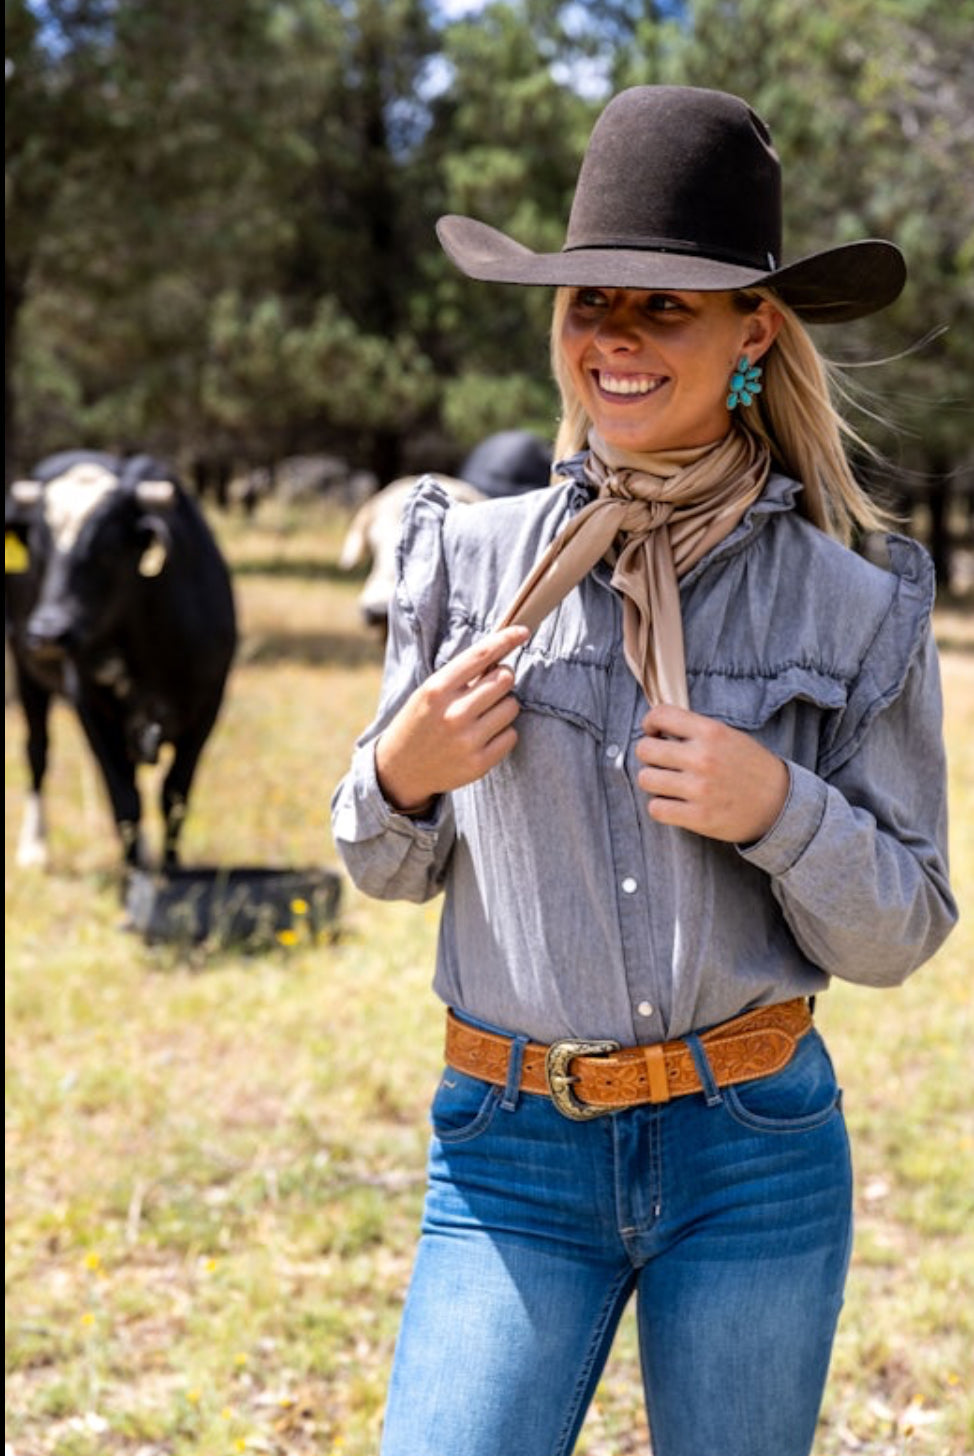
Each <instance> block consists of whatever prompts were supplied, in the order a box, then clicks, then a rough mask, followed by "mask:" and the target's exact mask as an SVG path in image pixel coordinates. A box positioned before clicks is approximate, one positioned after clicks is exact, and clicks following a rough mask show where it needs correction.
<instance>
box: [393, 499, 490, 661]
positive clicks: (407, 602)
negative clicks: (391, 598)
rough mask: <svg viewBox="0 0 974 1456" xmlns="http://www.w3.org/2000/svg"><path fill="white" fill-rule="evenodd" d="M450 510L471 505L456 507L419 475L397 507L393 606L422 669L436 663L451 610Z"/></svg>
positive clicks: (469, 508)
mask: <svg viewBox="0 0 974 1456" xmlns="http://www.w3.org/2000/svg"><path fill="white" fill-rule="evenodd" d="M454 508H456V509H458V510H471V509H472V507H471V506H469V505H466V504H464V505H458V503H457V502H456V501H454V500H453V498H452V497H451V496H450V495H449V494H448V493H447V491H446V490H445V489H444V488H443V486H442V485H441V484H440V482H439V481H438V480H436V479H435V477H433V476H432V475H424V476H423V477H422V479H421V480H418V481H417V482H416V485H415V486H414V487H413V489H412V491H411V492H410V494H409V496H408V497H407V499H406V503H405V505H404V506H403V511H402V518H401V524H400V529H399V541H398V544H397V546H396V587H395V600H396V607H397V609H398V610H399V611H400V612H401V613H402V614H403V616H404V617H405V618H406V619H407V620H408V622H409V624H410V629H411V631H412V632H413V633H414V635H415V637H416V641H417V643H418V644H419V650H420V653H421V655H422V657H423V665H424V668H425V670H426V672H427V673H429V672H432V671H433V669H434V667H435V666H436V661H435V658H436V653H437V650H438V648H439V645H440V643H441V641H442V639H443V638H444V636H446V635H447V626H448V621H449V616H450V611H451V607H450V578H449V573H448V571H447V568H446V562H445V560H444V555H443V523H444V521H445V520H446V517H447V514H448V513H449V512H450V511H451V510H453V509H454Z"/></svg>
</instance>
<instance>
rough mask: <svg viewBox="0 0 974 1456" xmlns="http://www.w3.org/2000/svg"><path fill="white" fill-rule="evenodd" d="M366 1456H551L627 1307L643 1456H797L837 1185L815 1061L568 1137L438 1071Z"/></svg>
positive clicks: (826, 1326) (832, 1239)
mask: <svg viewBox="0 0 974 1456" xmlns="http://www.w3.org/2000/svg"><path fill="white" fill-rule="evenodd" d="M432 1123H433V1138H432V1143H431V1149H430V1159H429V1187H428V1191H427V1198H426V1206H425V1210H424V1217H423V1228H422V1237H421V1239H420V1243H419V1248H418V1251H417V1257H416V1264H415V1269H414V1271H413V1278H412V1282H411V1285H410V1290H409V1295H408V1299H407V1302H406V1308H405V1312H404V1316H403V1322H402V1326H401V1329H400V1333H399V1339H398V1343H397V1346H396V1356H395V1361H394V1365H393V1372H392V1378H391V1382H390V1387H389V1397H388V1403H387V1408H386V1416H385V1424H384V1434H383V1442H382V1456H512V1453H515V1452H516V1453H517V1456H568V1453H569V1452H571V1451H572V1449H573V1447H574V1444H575V1440H576V1438H577V1436H578V1432H579V1429H580V1427H581V1425H582V1422H583V1420H584V1418H585V1413H586V1410H587V1409H588V1405H589V1402H590V1400H591V1398H592V1395H593V1394H594V1391H595V1388H596V1385H597V1383H598V1380H599V1377H600V1375H601V1372H602V1369H603V1366H604V1364H605V1360H606V1357H607V1355H608V1353H609V1349H610V1346H611V1344H612V1341H613V1337H614V1335H615V1331H616V1328H617V1326H618V1323H619V1319H620V1316H621V1314H622V1311H623V1309H624V1307H625V1305H626V1303H627V1301H628V1300H629V1298H630V1296H631V1295H632V1294H633V1292H635V1295H636V1301H637V1320H638V1329H639V1342H640V1352H641V1362H642V1373H643V1381H644V1389H645V1397H646V1405H647V1411H648V1416H649V1422H650V1428H651V1431H652V1439H653V1452H654V1456H808V1453H809V1452H810V1451H811V1448H812V1441H813V1438H814V1431H815V1424H816V1420H817V1417H818V1412H819V1407H820V1404H821V1399H822V1392H823V1389H824V1386H825V1379H826V1374H827V1371H828V1365H829V1358H830V1354H831V1349H832V1342H833V1338H834V1334H835V1327H836V1323H837V1320H838V1316H839V1310H840V1308H841V1304H842V1291H843V1286H844V1283H845V1276H846V1270H847V1267H848V1259H849V1249H850V1241H851V1229H852V1217H851V1199H852V1176H851V1168H850V1160H849V1148H848V1140H847V1137H846V1130H845V1121H844V1118H843V1115H842V1110H841V1094H840V1092H839V1089H838V1087H837V1085H836V1081H835V1074H834V1072H833V1069H832V1064H831V1061H830V1059H829V1056H828V1052H827V1051H826V1049H825V1045H824V1043H823V1042H822V1039H821V1037H820V1036H819V1035H818V1033H817V1032H816V1031H814V1030H812V1031H810V1032H809V1033H807V1035H806V1036H805V1037H803V1038H802V1040H801V1042H800V1043H799V1046H798V1049H797V1051H796V1053H795V1055H794V1056H793V1058H792V1060H791V1061H790V1062H789V1064H788V1066H787V1067H785V1068H784V1070H783V1071H780V1072H777V1073H775V1074H774V1075H772V1076H769V1077H765V1078H762V1079H760V1080H757V1081H753V1082H748V1083H742V1084H739V1085H737V1086H735V1087H728V1088H725V1089H724V1090H723V1091H722V1092H718V1091H717V1089H716V1087H715V1086H713V1084H712V1082H711V1085H710V1087H709V1089H708V1090H707V1092H706V1094H705V1093H698V1094H696V1095H691V1096H687V1097H681V1098H678V1099H675V1100H674V1101H671V1102H669V1103H666V1104H665V1105H663V1106H657V1107H640V1108H631V1109H628V1110H627V1111H624V1112H618V1113H613V1114H611V1115H610V1116H607V1117H603V1118H600V1119H598V1120H596V1121H591V1122H570V1121H568V1120H567V1119H566V1118H565V1117H563V1116H562V1114H561V1113H560V1112H558V1110H557V1109H556V1108H555V1107H554V1106H553V1105H552V1103H551V1102H550V1101H549V1100H548V1098H546V1097H542V1096H537V1095H532V1094H530V1093H522V1094H520V1095H518V1094H517V1093H513V1094H512V1093H511V1092H510V1091H508V1092H507V1093H505V1091H504V1089H502V1088H497V1087H492V1086H490V1085H489V1084H488V1083H486V1082H481V1081H478V1080H476V1079H475V1078H473V1077H468V1076H465V1075H463V1074H462V1073H460V1072H456V1071H454V1070H452V1069H451V1068H447V1069H446V1071H445V1073H444V1075H443V1078H442V1080H441V1082H440V1085H439V1088H438V1090H437V1092H436V1096H435V1098H434V1102H433V1108H432Z"/></svg>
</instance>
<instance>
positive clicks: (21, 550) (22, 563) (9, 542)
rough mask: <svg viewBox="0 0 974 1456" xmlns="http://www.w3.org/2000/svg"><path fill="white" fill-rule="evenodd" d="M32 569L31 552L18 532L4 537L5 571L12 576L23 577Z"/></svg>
mask: <svg viewBox="0 0 974 1456" xmlns="http://www.w3.org/2000/svg"><path fill="white" fill-rule="evenodd" d="M29 567H30V552H29V551H28V550H27V547H26V545H25V544H24V542H23V541H21V539H20V537H19V536H18V535H17V533H16V531H5V532H4V536H3V569H4V571H5V572H7V573H9V575H10V576H23V574H24V572H25V571H27V570H28V569H29Z"/></svg>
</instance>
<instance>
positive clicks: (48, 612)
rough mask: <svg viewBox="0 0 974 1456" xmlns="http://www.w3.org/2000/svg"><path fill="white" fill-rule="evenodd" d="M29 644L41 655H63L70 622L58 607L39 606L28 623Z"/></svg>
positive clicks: (33, 650)
mask: <svg viewBox="0 0 974 1456" xmlns="http://www.w3.org/2000/svg"><path fill="white" fill-rule="evenodd" d="M26 635H27V646H28V648H29V649H30V651H31V652H36V653H37V654H38V656H40V657H63V656H64V653H65V649H66V648H67V645H68V640H69V638H70V623H69V621H68V619H67V617H66V616H65V614H64V613H63V612H61V611H59V610H58V608H57V607H38V609H37V611H36V612H32V613H31V616H30V620H29V621H28V623H27V634H26Z"/></svg>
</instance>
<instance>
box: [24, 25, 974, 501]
mask: <svg viewBox="0 0 974 1456" xmlns="http://www.w3.org/2000/svg"><path fill="white" fill-rule="evenodd" d="M6 16H7V27H6V28H7V37H6V42H7V50H6V54H7V68H6V69H7V85H6V91H7V101H6V123H7V131H6V154H7V172H6V198H7V232H6V250H7V257H6V263H7V268H6V351H5V391H6V401H5V403H6V426H7V431H6V466H7V479H8V480H9V479H10V478H11V475H12V474H13V473H17V472H22V471H24V470H25V469H28V468H29V466H30V464H31V463H32V462H33V461H35V460H37V459H38V458H39V457H40V456H41V455H43V454H46V453H48V452H50V451H53V450H58V449H63V448H70V447H74V446H78V445H86V446H89V447H93V448H107V449H121V450H128V449H138V450H149V451H152V452H153V453H155V454H157V455H161V456H163V457H164V458H167V459H169V460H171V461H173V462H174V463H175V464H176V465H177V466H178V467H179V468H180V469H181V470H183V471H184V472H185V473H186V475H187V476H188V478H189V479H190V480H191V481H193V482H195V483H196V485H197V487H198V488H199V489H200V490H201V491H205V489H207V488H208V487H210V486H212V485H213V484H214V483H216V484H225V482H226V481H227V479H228V477H229V476H230V475H231V474H233V473H234V472H236V471H239V470H241V469H252V468H254V467H255V466H260V467H270V468H271V469H273V467H274V466H275V463H276V462H278V461H279V460H281V459H282V458H285V457H288V456H292V455H294V454H296V453H302V452H314V451H326V452H330V453H332V454H333V455H335V456H337V457H340V458H342V459H344V460H347V461H348V462H350V463H351V465H352V466H353V467H356V468H360V469H368V470H371V471H373V472H374V473H375V475H376V476H377V477H378V479H379V480H380V481H385V480H389V479H391V478H392V477H394V476H395V475H397V474H399V473H401V472H403V471H406V470H414V469H425V468H432V469H444V470H451V469H455V468H456V466H457V463H458V461H459V459H460V458H461V457H462V455H463V454H465V453H466V451H467V450H468V449H469V448H470V447H471V446H472V445H473V444H474V443H475V442H476V441H477V440H479V439H480V438H482V437H483V436H484V435H486V434H488V433H490V432H492V431H494V430H500V429H505V428H509V427H511V426H514V425H519V426H524V427H527V428H531V429H536V430H538V431H539V432H540V433H541V434H542V435H543V436H544V437H546V438H550V437H551V435H552V432H553V427H554V421H555V412H556V398H555V394H554V390H553V387H552V384H551V381H550V377H549V371H548V365H547V358H546V342H545V340H546V329H547V314H548V307H549V298H548V293H547V290H543V289H540V290H532V289H519V288H516V287H512V288H497V287H494V288H485V287H484V286H483V285H480V284H476V283H472V282H470V281H469V280H467V279H465V278H463V277H461V276H460V275H459V274H458V273H457V271H456V270H455V269H454V268H453V267H452V265H450V264H449V262H448V261H447V260H446V258H445V257H444V256H443V255H442V253H441V252H440V250H439V247H438V244H437V242H436V238H435V234H434V223H435V220H436V218H437V217H438V216H439V215H440V214H441V213H444V212H462V213H469V214H472V215H474V216H476V217H479V218H482V219H483V220H485V221H487V222H489V223H492V224H494V225H495V226H499V227H501V228H503V229H504V230H506V231H510V232H511V233H513V234H514V235H515V236H516V237H517V238H518V239H519V240H521V241H522V242H524V243H525V244H526V245H528V246H530V247H534V248H541V249H556V248H558V247H560V246H561V243H562V240H563V235H564V224H565V220H566V218H567V213H568V208H569V205H570V199H571V193H572V189H573V185H574V181H575V177H576V173H577V167H578V161H579V158H580V156H581V153H582V151H583V148H584V144H585V139H586V137H587V135H588V132H589V129H590V127H591V124H592V121H593V119H594V117H595V115H596V114H597V112H598V110H599V109H600V108H601V106H602V105H603V104H604V101H605V99H606V97H607V95H608V94H610V93H611V92H612V91H614V90H617V89H619V88H621V87H623V86H628V85H633V84H638V83H645V82H677V83H688V84H693V85H704V86H711V87H716V88H722V89H726V90H731V91H734V92H737V93H739V94H742V95H744V96H746V97H747V98H748V99H749V100H750V101H751V102H752V103H753V104H754V105H755V106H756V108H757V109H758V110H759V111H760V112H761V113H762V114H763V115H764V116H765V117H766V118H767V119H768V121H769V123H770V125H771V127H772V131H773V134H774V137H775V140H776V144H777V146H778V149H779V151H780V153H781V155H782V159H783V164H784V175H785V186H786V219H787V235H786V257H788V258H790V259H793V258H795V257H797V256H800V255H801V254H803V253H805V252H809V251H811V250H814V249H816V248H818V247H822V246H828V245H831V244H835V243H840V242H843V241H846V240H848V239H852V238H857V237H862V236H882V237H890V238H893V239H895V240H896V241H897V242H898V243H899V244H900V246H901V247H902V248H903V249H904V251H905V253H906V255H907V257H908V260H909V265H910V283H909V286H908V288H907V290H906V292H905V294H904V296H903V298H902V299H901V300H900V302H898V303H897V304H896V305H895V307H894V308H892V309H891V310H889V311H888V312H886V313H884V314H882V315H881V316H880V317H879V318H877V319H875V320H869V321H866V322H864V323H862V324H859V325H857V326H856V327H855V328H854V329H853V330H849V329H848V328H843V329H831V330H828V329H825V330H820V331H819V335H818V336H819V338H820V340H821V341H822V342H823V345H824V347H825V350H826V352H827V353H829V354H830V356H831V357H833V358H835V359H838V360H841V361H844V362H846V363H850V364H861V363H863V361H867V360H876V359H889V358H891V357H892V359H893V362H891V363H889V364H887V365H886V366H885V367H884V368H882V369H878V370H875V371H873V370H861V371H858V372H856V373H855V374H854V375H853V378H854V380H855V381H856V384H857V386H859V392H860V393H861V405H862V410H861V412H860V413H859V414H858V415H857V417H856V418H855V420H854V423H855V424H856V426H857V428H859V429H860V430H861V431H862V432H863V433H864V434H865V435H866V437H867V438H869V439H870V440H872V441H873V442H874V443H876V444H878V445H879V446H880V447H881V449H882V450H883V452H884V454H885V456H886V458H887V460H888V461H889V462H890V466H891V468H887V467H885V466H884V469H883V475H884V477H885V479H886V481H887V482H890V481H892V482H893V483H894V484H898V485H899V486H901V487H903V486H905V487H907V488H908V489H910V490H912V491H913V492H914V494H916V493H917V492H919V493H920V494H922V493H923V492H925V491H929V488H930V487H931V485H934V486H935V485H936V484H937V483H938V482H940V483H943V482H948V483H949V484H950V486H951V488H952V489H954V488H959V493H960V494H962V495H963V494H965V493H969V492H970V490H971V487H972V484H974V430H972V428H971V423H972V414H971V406H970V400H971V396H972V393H974V266H972V265H974V101H972V97H974V48H972V46H971V44H970V36H971V34H972V30H974V0H960V3H949V0H817V3H816V4H814V5H809V4H807V3H806V0H656V3H652V0H588V3H568V4H566V3H560V0H519V3H490V4H483V3H479V4H478V3H473V0H470V3H466V0H449V3H446V0H443V3H436V0H338V3H322V0H221V3H220V4H203V3H199V0H9V3H8V4H7V10H6ZM918 345H919V347H917V346H918ZM874 414H878V415H879V416H881V417H882V418H883V419H884V420H885V421H886V423H885V424H880V423H879V422H878V421H877V420H875V419H874V418H873V415H874Z"/></svg>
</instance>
